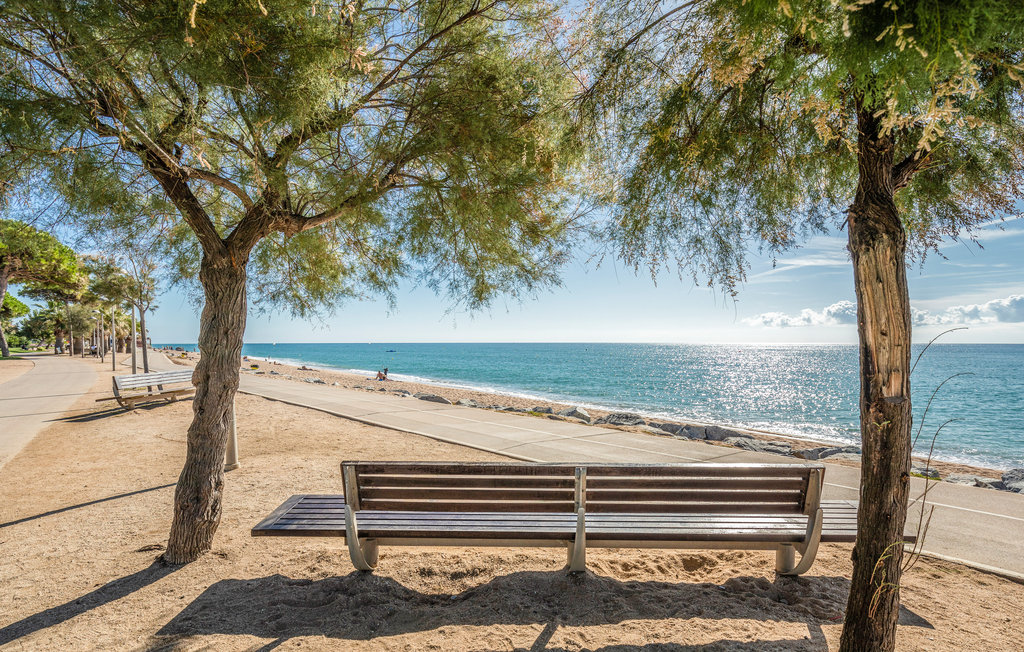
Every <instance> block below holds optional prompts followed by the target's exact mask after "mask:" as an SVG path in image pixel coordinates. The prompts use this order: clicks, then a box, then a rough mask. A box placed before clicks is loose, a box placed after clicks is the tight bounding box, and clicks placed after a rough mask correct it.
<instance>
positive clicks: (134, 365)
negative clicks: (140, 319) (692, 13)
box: [132, 304, 139, 374]
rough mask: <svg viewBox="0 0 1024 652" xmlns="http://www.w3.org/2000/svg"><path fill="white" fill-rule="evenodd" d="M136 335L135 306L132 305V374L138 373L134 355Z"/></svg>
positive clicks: (136, 360)
mask: <svg viewBox="0 0 1024 652" xmlns="http://www.w3.org/2000/svg"><path fill="white" fill-rule="evenodd" d="M137 337H138V335H137V334H136V333H135V305H134V304H132V373H133V374H137V373H139V364H138V358H137V356H136V353H135V348H136V347H135V339H136V338H137Z"/></svg>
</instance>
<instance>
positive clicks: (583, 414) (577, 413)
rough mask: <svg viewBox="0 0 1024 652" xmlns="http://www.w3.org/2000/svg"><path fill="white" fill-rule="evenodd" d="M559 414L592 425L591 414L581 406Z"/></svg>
mask: <svg viewBox="0 0 1024 652" xmlns="http://www.w3.org/2000/svg"><path fill="white" fill-rule="evenodd" d="M558 414H559V415H560V416H563V417H572V418H573V419H580V420H581V421H586V422H587V423H590V420H591V419H590V413H589V412H587V411H586V410H584V409H583V408H581V407H579V406H577V407H571V408H568V409H565V410H561V411H560V412H559V413H558Z"/></svg>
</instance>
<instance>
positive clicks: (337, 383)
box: [270, 371, 341, 387]
mask: <svg viewBox="0 0 1024 652" xmlns="http://www.w3.org/2000/svg"><path fill="white" fill-rule="evenodd" d="M270 373H274V372H273V371H271V372H270ZM340 385H341V383H339V382H338V381H334V382H333V383H331V387H339V386H340Z"/></svg>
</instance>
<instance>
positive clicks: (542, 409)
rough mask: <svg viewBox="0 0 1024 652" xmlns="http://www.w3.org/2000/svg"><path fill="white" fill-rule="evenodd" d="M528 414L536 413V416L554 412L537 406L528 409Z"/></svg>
mask: <svg viewBox="0 0 1024 652" xmlns="http://www.w3.org/2000/svg"><path fill="white" fill-rule="evenodd" d="M530 412H536V413H537V414H554V413H555V411H554V410H552V409H551V408H549V407H545V406H543V405H538V406H535V407H532V408H530Z"/></svg>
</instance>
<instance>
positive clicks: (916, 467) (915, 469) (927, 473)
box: [910, 464, 939, 478]
mask: <svg viewBox="0 0 1024 652" xmlns="http://www.w3.org/2000/svg"><path fill="white" fill-rule="evenodd" d="M910 472H911V473H912V474H914V475H923V476H924V477H926V478H938V477H939V472H938V471H936V470H935V469H933V468H930V467H927V466H925V465H923V464H911V465H910Z"/></svg>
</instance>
